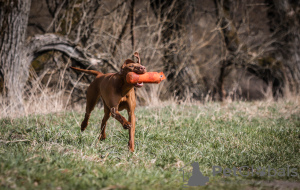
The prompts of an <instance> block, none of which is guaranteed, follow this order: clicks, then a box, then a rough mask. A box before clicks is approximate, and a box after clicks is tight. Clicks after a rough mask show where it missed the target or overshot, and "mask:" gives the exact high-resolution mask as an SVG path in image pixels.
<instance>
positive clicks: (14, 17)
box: [0, 0, 31, 110]
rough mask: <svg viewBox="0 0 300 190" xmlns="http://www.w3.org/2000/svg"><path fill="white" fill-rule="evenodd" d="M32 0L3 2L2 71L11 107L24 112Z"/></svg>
mask: <svg viewBox="0 0 300 190" xmlns="http://www.w3.org/2000/svg"><path fill="white" fill-rule="evenodd" d="M30 5H31V0H10V1H4V2H3V1H2V2H0V34H1V39H0V71H1V74H2V76H3V78H4V94H5V96H7V97H8V98H9V99H10V102H8V103H9V104H10V105H11V106H14V107H17V108H18V109H21V110H22V109H23V98H22V89H23V87H24V84H25V82H24V81H26V80H27V78H28V68H27V67H28V64H27V63H26V59H24V57H25V56H26V54H25V52H26V51H24V48H25V47H24V43H25V37H26V29H27V23H28V16H29V11H30Z"/></svg>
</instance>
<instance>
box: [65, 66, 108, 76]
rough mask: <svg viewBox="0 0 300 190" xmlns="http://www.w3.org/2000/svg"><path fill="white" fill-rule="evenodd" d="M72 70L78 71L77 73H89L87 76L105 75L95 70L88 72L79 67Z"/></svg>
mask: <svg viewBox="0 0 300 190" xmlns="http://www.w3.org/2000/svg"><path fill="white" fill-rule="evenodd" d="M70 68H71V69H73V70H76V71H80V72H84V73H87V74H90V75H95V76H97V75H101V74H103V73H101V72H99V71H95V70H86V69H79V68H77V67H70Z"/></svg>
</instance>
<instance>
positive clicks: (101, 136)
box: [98, 135, 106, 141]
mask: <svg viewBox="0 0 300 190" xmlns="http://www.w3.org/2000/svg"><path fill="white" fill-rule="evenodd" d="M98 139H99V141H104V140H105V139H106V135H99V137H98Z"/></svg>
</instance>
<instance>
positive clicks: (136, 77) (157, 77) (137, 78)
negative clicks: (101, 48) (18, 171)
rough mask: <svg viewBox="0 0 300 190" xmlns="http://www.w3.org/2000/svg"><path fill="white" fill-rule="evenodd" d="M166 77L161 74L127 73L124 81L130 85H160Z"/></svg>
mask: <svg viewBox="0 0 300 190" xmlns="http://www.w3.org/2000/svg"><path fill="white" fill-rule="evenodd" d="M165 79H166V77H165V75H164V73H163V72H160V73H158V72H147V73H144V74H136V73H134V72H129V73H128V74H127V75H126V81H127V82H128V83H130V84H136V83H142V82H144V83H157V84H158V83H160V82H161V81H162V80H165Z"/></svg>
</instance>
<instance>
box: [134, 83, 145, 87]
mask: <svg viewBox="0 0 300 190" xmlns="http://www.w3.org/2000/svg"><path fill="white" fill-rule="evenodd" d="M143 85H144V83H143V82H138V83H136V84H135V85H134V87H137V88H141V87H142V86H143Z"/></svg>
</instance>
